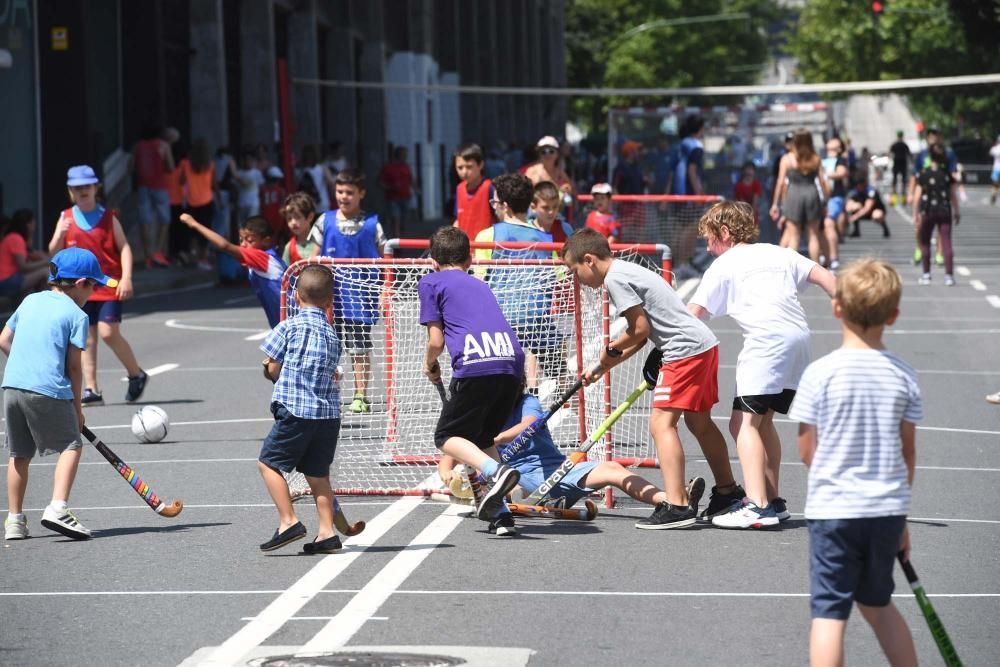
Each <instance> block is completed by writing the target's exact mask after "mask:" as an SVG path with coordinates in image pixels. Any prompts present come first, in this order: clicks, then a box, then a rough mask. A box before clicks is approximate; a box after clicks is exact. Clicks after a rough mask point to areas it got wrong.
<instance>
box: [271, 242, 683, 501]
mask: <svg viewBox="0 0 1000 667" xmlns="http://www.w3.org/2000/svg"><path fill="white" fill-rule="evenodd" d="M472 245H473V248H474V249H486V250H491V251H493V253H494V255H495V256H494V257H491V258H490V259H474V260H473V266H472V271H473V273H474V274H475V275H477V276H479V277H481V278H482V279H483V280H485V281H486V282H487V284H489V285H490V286H491V288H492V289H493V292H494V295H495V296H497V300H498V303H499V304H500V306H501V309H502V310H504V314H505V316H506V317H507V319H508V321H510V322H511V324H512V326H513V327H514V329H515V332H517V333H518V336H519V339H520V340H521V344H522V347H525V348H528V349H533V350H535V351H536V353H537V354H536V357H537V360H538V364H537V365H538V369H539V370H538V381H537V388H538V393H539V398H540V399H541V401H542V404H543V405H545V406H547V405H548V403H549V402H550V401H551V400H553V399H554V398H555V396H556V395H557V392H560V391H561V389H562V388H564V387H567V386H568V385H569V383H571V382H572V381H573V379H575V377H576V376H577V375H578V374H579V372H580V371H581V369H585V368H589V367H591V366H592V365H593V364H594V363H595V362H596V361H597V358H598V356H599V355H600V351H601V350H602V349H603V348H604V347H605V346H606V345H607V344H608V342H609V341H610V340H611V339H612V338H614V337H615V336H617V335H618V333H620V330H622V329H623V328H624V324H623V323H624V320H623V319H621V318H617V320H613V319H612V314H611V312H610V310H611V308H610V303H609V300H608V298H607V294H606V293H605V291H604V290H603V289H602V290H595V289H591V288H588V287H586V286H583V285H581V284H580V283H579V282H578V281H577V280H575V278H574V277H573V276H572V275H571V274H569V272H568V271H566V269H565V267H564V266H563V265H562V263H561V262H560V261H559V260H557V259H555V258H554V257H553V256H552V253H554V252H557V251H558V250H559V249H560V248H561V244H555V243H537V244H527V243H505V244H495V243H473V244H472ZM428 246H429V241H427V240H426V239H421V240H415V239H408V240H396V239H393V240H391V241H389V242H388V243H387V256H386V257H383V258H380V259H334V258H330V257H314V258H310V259H304V260H301V261H299V262H296V263H294V264H292V265H291V266H290V267H289V268H288V270H287V271H286V272H285V275H284V278H283V281H282V293H281V317H282V319H285V318H287V317H291V316H292V315H294V314H295V313H296V312H297V305H296V303H295V300H294V298H293V297H292V289H293V288H294V286H295V281H296V279H297V277H298V275H299V273H300V272H301V271H302V269H304V268H305V267H306V266H310V265H314V264H315V265H320V266H324V267H327V268H328V269H329V270H330V271H332V272H333V274H334V281H335V299H336V298H341V299H343V300H354V301H355V302H356V303H360V302H364V303H367V304H369V305H370V307H371V308H372V309H373V311H374V313H373V314H377V321H375V322H374V323H373V324H371V325H370V326H368V327H365V326H360V325H357V324H345V323H343V322H341V323H340V333H342V334H343V337H344V339H346V340H357V339H358V337H359V335H360V336H363V335H364V333H365V331H370V337H371V342H372V349H371V351H370V354H369V357H370V363H369V368H370V377H369V381H368V391H367V393H368V399H369V404H370V407H371V411H370V412H366V413H359V414H354V413H352V412H350V411H349V409H348V407H347V406H348V405H349V404H350V403H351V401H352V399H353V383H354V375H353V368H352V361H353V358H354V357H352V355H351V354H350V350H348V349H346V346H345V350H344V353H343V354H342V356H341V362H340V365H341V366H342V367H343V376H342V378H341V381H340V385H341V399H342V403H343V410H342V422H341V431H340V438H339V441H338V445H337V455H336V458H335V460H334V466H333V469H332V471H331V473H332V479H333V484H334V487H335V492H336V493H338V494H341V495H429V494H431V493H442V492H445V493H446V491H442V489H441V485H440V484H439V483H438V480H437V476H436V468H435V464H436V463H437V461H438V457H439V454H438V451H437V449H436V448H435V447H434V442H433V432H434V425H435V423H436V421H437V416H438V413H439V411H440V398H439V397H438V395H437V392H436V391H435V390H434V388H433V387H432V386H431V385H430V383H429V382H428V381H427V379H426V378H425V377H424V376H423V374H422V372H421V368H422V365H423V356H424V349H425V346H426V334H425V333H424V331H423V327H421V326H420V324H419V297H418V295H417V283H418V281H419V280H420V278H421V277H422V276H424V275H426V274H427V273H429V272H431V271H432V270H433V269H432V267H431V263H430V260H429V259H427V258H398V257H393V256H392V253H393V252H394V251H396V250H397V249H401V248H406V249H410V250H414V249H417V250H422V249H427V248H428ZM612 250H613V252H614V254H615V257H616V258H618V259H621V260H624V261H633V262H636V263H639V264H641V265H643V266H646V267H647V268H650V269H652V270H655V271H657V272H659V273H661V274H662V275H663V276H664V279H666V280H668V281H669V279H670V250H669V248H668V247H667V246H664V245H656V244H615V245H614V246H613V248H612ZM500 255H503V257H500ZM330 317H331V319H333V313H332V312H331V313H330ZM373 319H374V318H373ZM352 328H353V329H352ZM643 361H644V355H643V354H641V353H640V354H638V355H636V356H635V357H633V358H631V359H629V360H628V361H626V362H625V363H624V364H621V365H620V366H617V367H615V368H614V369H613V370H612V371H611V372H610V373H609V374H608V375H607V376H605V378H604V379H603V380H602V381H601V382H598V383H595V384H593V385H591V386H589V387H587V388H586V389H584V390H582V391H581V392H579V393H578V394H577V397H576V398H575V399H574V400H573V401H571V403H570V404H569V405H568V406H567V407H566V408H565V409H563V410H560V411H559V413H558V414H557V415H555V416H554V417H553V418H552V420H550V422H549V427H550V431H551V432H552V436H553V439H554V441H555V442H556V444H557V446H559V447H560V449H562V450H563V451H564V452H567V453H568V452H570V451H572V450H573V449H574V448H575V447H576V446H577V445H578V444H579V443H580V442H581V441H582V440H583V439H584V438H585V437H586V435H587V434H588V433H589V432H591V431H592V430H594V429H595V428H596V427H597V426H598V424H600V422H601V421H603V420H604V418H605V417H606V416H607V415H609V414H610V413H611V412H612V411H613V410H614V408H615V407H616V406H617V405H618V404H619V403H620V402H621V401H622V400H624V398H625V396H627V395H628V393H629V392H630V391H631V390H632V389H634V388H635V387H636V386H637V385H638V384H639V382H640V381H641V378H642V364H643ZM441 367H442V369H443V370H444V380H445V382H446V383H447V382H448V380H449V379H450V369H451V364H450V360H449V359H448V358H447V352H446V353H445V356H444V357H443V358H442V360H441ZM649 396H650V397H651V396H652V394H649ZM649 402H650V398H648V397H643V399H642V400H641V401H639V403H638V404H637V405H636V406H634V407H633V408H632V409H631V410H630V411H629V412H628V413H626V414H625V415H624V416H623V417H622V418H621V419H620V420H619V421H618V422H617V423H616V424H615V425H614V427H613V428H612V429H610V430H609V431H608V433H607V434H606V435H605V438H604V442H603V447H602V446H601V445H600V444H599V445H598V446H596V447H594V448H593V449H591V451H590V456H591V458H592V459H598V460H607V459H614V460H619V461H621V462H622V463H625V464H628V465H635V464H647V465H648V464H649V463H650V462H652V461H653V460H654V459H655V453H654V448H653V446H652V442H651V440H650V438H649V435H648V417H649ZM605 500H606V502H607V504H608V506H611V504H613V502H614V496H613V495H612V493H611V492H610V490H609V491H608V492H607V493H606V496H605Z"/></svg>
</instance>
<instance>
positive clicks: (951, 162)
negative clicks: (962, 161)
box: [913, 148, 958, 176]
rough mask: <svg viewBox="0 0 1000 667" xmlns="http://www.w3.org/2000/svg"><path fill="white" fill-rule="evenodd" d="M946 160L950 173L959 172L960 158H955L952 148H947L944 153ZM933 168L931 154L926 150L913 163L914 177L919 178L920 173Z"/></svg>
mask: <svg viewBox="0 0 1000 667" xmlns="http://www.w3.org/2000/svg"><path fill="white" fill-rule="evenodd" d="M944 154H945V158H946V159H947V160H948V171H949V172H951V173H952V174H954V173H955V172H956V171H958V158H957V157H955V151H953V150H951V149H950V148H946V149H945V151H944ZM930 166H931V152H930V151H929V150H928V149H926V148H924V149H922V150H921V151H920V152H919V153H917V159H916V160H914V161H913V175H914V176H919V175H920V172H922V171H923V170H924V169H926V168H928V167H930Z"/></svg>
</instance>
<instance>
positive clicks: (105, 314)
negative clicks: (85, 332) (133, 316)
mask: <svg viewBox="0 0 1000 667" xmlns="http://www.w3.org/2000/svg"><path fill="white" fill-rule="evenodd" d="M83 312H85V313H87V318H88V319H89V320H90V326H92V327H96V326H97V323H98V322H107V323H108V324H116V323H118V322H121V321H122V302H121V301H88V302H87V303H85V304H83Z"/></svg>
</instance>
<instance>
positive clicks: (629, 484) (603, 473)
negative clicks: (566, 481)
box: [580, 461, 667, 505]
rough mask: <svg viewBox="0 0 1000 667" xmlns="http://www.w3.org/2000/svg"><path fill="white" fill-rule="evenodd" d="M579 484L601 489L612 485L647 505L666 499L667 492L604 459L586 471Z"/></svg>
mask: <svg viewBox="0 0 1000 667" xmlns="http://www.w3.org/2000/svg"><path fill="white" fill-rule="evenodd" d="M580 486H586V487H589V488H591V489H603V488H604V487H606V486H613V487H615V488H617V489H621V490H622V491H624V492H625V493H627V494H628V495H629V496H631V497H632V498H635V499H636V500H638V501H639V502H641V503H646V504H647V505H655V504H657V503H662V502H665V501H666V500H667V494H666V493H664V492H663V491H661V490H660V489H658V488H656V485H655V484H651V483H650V482H649V480H647V479H645V478H644V477H641V476H640V475H636V474H635V473H632V472H629V471H628V470H627V469H626V468H624V467H623V466H622V465H621V464H620V463H615V462H614V461H605V462H604V463H601V464H600V465H598V466H597V467H595V468H594V469H593V470H591V471H590V472H588V473H587V474H586V475H585V476H584V477H583V479H581V480H580Z"/></svg>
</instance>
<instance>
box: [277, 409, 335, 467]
mask: <svg viewBox="0 0 1000 667" xmlns="http://www.w3.org/2000/svg"><path fill="white" fill-rule="evenodd" d="M271 414H273V415H274V425H273V426H272V427H271V431H270V432H269V433H268V434H267V437H265V438H264V445H263V447H261V450H260V462H261V463H263V464H264V465H266V466H268V467H269V468H274V469H275V470H280V471H281V472H291V471H292V470H298V471H299V472H300V473H302V474H303V475H306V476H307V477H326V476H328V475H329V474H330V466H331V465H332V464H333V456H334V454H336V452H337V438H338V437H339V435H340V419H339V418H337V419H302V418H301V417H296V416H295V415H293V414H292V413H291V412H289V411H288V408H286V407H285V406H284V405H282V404H281V403H278V402H277V401H274V402H272V403H271Z"/></svg>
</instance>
